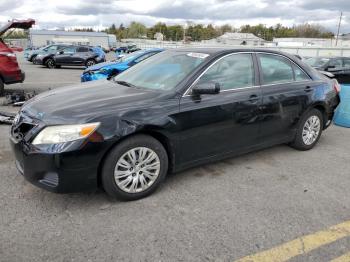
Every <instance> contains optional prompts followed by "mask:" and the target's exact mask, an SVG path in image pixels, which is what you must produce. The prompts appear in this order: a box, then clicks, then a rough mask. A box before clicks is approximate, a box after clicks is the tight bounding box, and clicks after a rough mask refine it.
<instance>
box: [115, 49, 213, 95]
mask: <svg viewBox="0 0 350 262" xmlns="http://www.w3.org/2000/svg"><path fill="white" fill-rule="evenodd" d="M208 56H209V55H208V54H203V53H190V52H177V51H165V52H161V53H159V54H157V55H154V56H152V57H150V58H149V59H147V60H145V61H143V62H141V63H140V64H137V65H135V66H133V67H131V68H130V69H128V70H127V71H125V72H124V73H122V74H120V75H117V76H116V77H115V78H114V81H116V82H127V83H128V84H129V85H130V86H136V87H141V88H147V89H157V90H171V89H173V88H174V87H175V86H177V84H179V83H180V82H181V81H182V80H183V79H184V78H185V77H186V76H188V75H189V74H190V73H191V72H192V71H193V70H194V69H195V68H197V67H198V66H199V65H200V64H201V63H202V62H203V61H204V60H205V58H206V57H208Z"/></svg>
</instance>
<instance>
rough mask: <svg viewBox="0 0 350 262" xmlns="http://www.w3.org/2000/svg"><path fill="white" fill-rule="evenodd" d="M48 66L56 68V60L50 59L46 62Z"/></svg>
mask: <svg viewBox="0 0 350 262" xmlns="http://www.w3.org/2000/svg"><path fill="white" fill-rule="evenodd" d="M46 65H47V67H48V68H54V67H55V62H54V61H53V60H52V59H49V60H48V61H47V63H46Z"/></svg>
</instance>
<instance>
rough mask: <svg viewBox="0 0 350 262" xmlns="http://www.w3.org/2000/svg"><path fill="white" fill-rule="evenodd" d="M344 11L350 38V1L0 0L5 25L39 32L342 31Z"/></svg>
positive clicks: (2, 21) (0, 14) (344, 23)
mask: <svg viewBox="0 0 350 262" xmlns="http://www.w3.org/2000/svg"><path fill="white" fill-rule="evenodd" d="M340 11H343V12H344V18H343V22H342V28H341V33H350V0H231V1H229V0H186V1H185V0H151V1H149V0H114V1H112V0H59V1H57V0H46V1H43V0H42V1H39V0H0V23H1V24H2V23H5V22H6V21H8V20H9V19H12V18H17V19H20V18H34V19H35V20H36V21H37V25H36V28H39V29H57V28H66V29H68V28H75V27H93V28H94V29H96V30H98V29H100V30H101V29H104V28H105V27H108V26H110V25H111V24H112V23H115V24H116V25H117V26H119V24H120V23H123V24H124V25H128V24H129V23H130V22H131V21H137V22H141V23H144V24H145V25H147V26H152V25H153V24H155V23H156V22H159V21H160V22H165V23H167V24H183V25H185V24H187V23H188V21H190V22H194V23H203V24H209V23H212V24H214V25H222V24H226V23H228V24H231V25H232V26H234V27H240V26H241V25H244V24H250V25H256V24H259V23H261V24H265V25H267V26H271V25H275V24H277V23H281V24H283V25H286V26H292V25H293V24H301V23H305V22H308V23H317V24H320V25H322V26H324V27H326V28H327V29H329V30H331V31H333V32H336V30H337V24H338V22H339V16H340Z"/></svg>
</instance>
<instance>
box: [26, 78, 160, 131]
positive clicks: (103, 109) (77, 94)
mask: <svg viewBox="0 0 350 262" xmlns="http://www.w3.org/2000/svg"><path fill="white" fill-rule="evenodd" d="M160 95H161V93H160V92H157V91H153V90H146V89H139V88H133V87H126V86H123V85H119V84H117V83H115V82H113V81H108V80H99V81H92V82H88V83H83V84H78V85H75V86H68V87H64V88H58V89H55V90H52V91H48V92H45V93H42V94H40V95H38V96H36V97H34V98H33V99H31V100H29V101H28V102H27V103H26V104H25V105H24V106H23V107H22V110H21V112H22V113H23V114H25V115H27V116H30V117H31V118H34V119H38V120H41V121H43V122H45V123H46V124H74V123H86V122H91V121H96V120H98V119H100V118H103V117H106V116H108V115H112V114H113V115H121V114H123V112H127V111H128V110H130V109H131V108H132V109H136V108H139V107H147V106H149V105H150V104H151V103H152V101H154V100H155V99H157V97H159V96H160Z"/></svg>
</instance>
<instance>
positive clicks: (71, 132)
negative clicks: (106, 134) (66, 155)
mask: <svg viewBox="0 0 350 262" xmlns="http://www.w3.org/2000/svg"><path fill="white" fill-rule="evenodd" d="M99 126H100V123H89V124H81V125H60V126H48V127H45V128H44V129H43V130H42V131H41V132H40V133H39V134H38V135H37V136H36V137H35V138H34V140H33V142H32V144H33V145H40V144H58V143H65V142H70V141H75V140H79V139H83V138H86V137H88V136H89V135H91V134H92V133H93V132H94V131H95V130H96V129H97V128H98V127H99Z"/></svg>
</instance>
